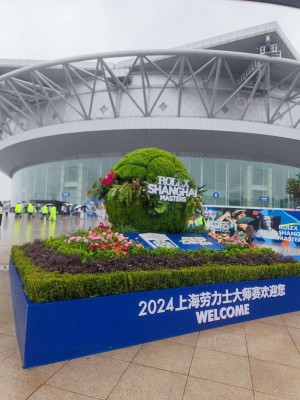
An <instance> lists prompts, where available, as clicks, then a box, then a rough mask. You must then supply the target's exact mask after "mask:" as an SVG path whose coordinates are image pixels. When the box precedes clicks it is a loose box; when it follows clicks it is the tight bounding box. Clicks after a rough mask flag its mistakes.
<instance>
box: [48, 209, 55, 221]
mask: <svg viewBox="0 0 300 400" xmlns="http://www.w3.org/2000/svg"><path fill="white" fill-rule="evenodd" d="M49 221H56V207H55V206H52V207H51V208H50V217H49Z"/></svg>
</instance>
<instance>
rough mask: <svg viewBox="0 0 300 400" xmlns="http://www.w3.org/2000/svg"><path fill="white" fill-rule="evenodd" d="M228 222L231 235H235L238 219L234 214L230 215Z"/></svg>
mask: <svg viewBox="0 0 300 400" xmlns="http://www.w3.org/2000/svg"><path fill="white" fill-rule="evenodd" d="M228 222H229V236H230V237H232V236H234V235H235V233H236V229H237V226H236V220H235V219H234V218H233V217H232V216H230V217H229V218H228Z"/></svg>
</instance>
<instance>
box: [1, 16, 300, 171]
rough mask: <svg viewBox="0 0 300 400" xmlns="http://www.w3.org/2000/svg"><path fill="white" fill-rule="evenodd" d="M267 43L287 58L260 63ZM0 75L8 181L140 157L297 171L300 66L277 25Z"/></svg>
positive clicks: (25, 66)
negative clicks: (69, 164)
mask: <svg viewBox="0 0 300 400" xmlns="http://www.w3.org/2000/svg"><path fill="white" fill-rule="evenodd" d="M266 34H271V37H272V43H276V44H277V48H278V52H277V53H276V55H281V57H278V56H276V57H273V56H270V55H261V54H259V49H260V47H261V46H263V45H264V40H265V36H266ZM192 47H193V48H192ZM199 47H201V48H199ZM279 53H280V54H279ZM274 54H275V53H274ZM0 72H1V73H2V75H0V170H1V171H3V172H4V173H6V174H7V175H9V176H13V174H14V172H16V171H17V170H19V169H22V168H24V167H26V166H29V165H36V164H40V163H45V162H51V161H58V160H66V159H70V158H73V159H74V158H88V157H98V156H100V155H104V154H114V153H118V154H122V153H126V152H128V151H131V150H133V149H135V148H138V147H160V148H164V149H167V150H169V151H172V152H174V153H181V154H184V153H186V154H190V155H195V156H196V155H197V156H212V157H223V158H236V159H244V160H257V161H264V162H271V163H278V164H284V165H292V166H299V161H298V159H299V158H298V154H299V152H300V141H299V135H300V60H299V56H298V55H297V53H296V52H295V50H294V49H293V47H292V46H291V44H290V43H289V42H288V40H287V39H286V37H285V36H284V34H283V33H282V31H281V30H280V28H279V27H278V25H277V24H276V23H270V24H265V25H262V26H258V27H253V28H250V29H247V30H243V31H238V32H234V33H231V34H228V35H222V36H219V37H217V38H212V39H209V40H207V41H202V42H196V43H193V44H190V45H186V46H181V47H180V48H176V49H168V50H139V51H126V52H112V53H105V54H92V55H86V56H78V57H72V58H65V59H60V60H55V61H46V62H28V61H26V62H23V63H22V62H16V61H9V60H5V61H4V60H2V61H0Z"/></svg>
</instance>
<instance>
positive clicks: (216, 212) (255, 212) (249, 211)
mask: <svg viewBox="0 0 300 400" xmlns="http://www.w3.org/2000/svg"><path fill="white" fill-rule="evenodd" d="M203 215H204V217H205V219H206V226H207V228H209V229H210V230H211V231H212V232H215V233H228V235H229V236H233V235H235V234H239V235H240V236H242V237H243V235H244V237H246V228H247V225H248V224H249V223H251V224H252V225H253V228H254V234H255V237H254V242H256V243H259V242H261V243H262V244H263V245H264V246H265V247H272V248H274V249H275V250H276V251H279V252H281V253H283V254H285V255H293V256H294V255H299V256H300V210H283V209H266V208H243V207H237V208H235V207H217V206H205V208H204V211H203ZM225 222H226V224H224V223H225Z"/></svg>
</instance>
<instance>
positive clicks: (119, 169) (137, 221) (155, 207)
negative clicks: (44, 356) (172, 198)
mask: <svg viewBox="0 0 300 400" xmlns="http://www.w3.org/2000/svg"><path fill="white" fill-rule="evenodd" d="M158 176H167V177H174V178H177V179H178V180H179V181H180V182H183V181H184V180H189V186H190V188H193V189H196V187H197V185H196V183H195V181H194V180H193V179H192V178H191V177H190V175H189V173H188V171H187V170H186V168H185V166H184V165H183V164H182V162H181V161H180V160H178V159H177V157H175V156H174V155H173V154H171V153H169V152H167V151H164V150H160V149H155V148H146V149H139V150H135V151H133V152H132V153H129V154H127V155H126V156H125V157H124V158H122V159H121V160H120V161H119V162H117V163H116V165H115V166H114V167H113V169H112V170H111V171H110V173H109V174H108V175H107V177H105V178H103V179H100V180H99V182H98V183H94V184H93V187H92V189H91V190H90V191H89V193H90V194H93V195H94V196H95V197H96V198H98V199H99V198H101V197H104V198H105V200H106V210H107V212H108V214H109V219H110V222H111V223H112V224H113V226H114V228H117V229H118V228H119V227H120V226H124V225H131V226H135V227H136V228H137V230H138V231H140V232H145V231H151V232H180V231H181V230H182V229H183V228H184V227H185V225H186V219H187V217H189V216H190V215H192V214H196V212H197V210H198V211H199V210H201V209H202V204H201V199H200V198H195V197H190V198H189V199H188V200H187V202H186V203H168V202H164V201H160V200H159V197H158V196H157V195H149V193H148V192H147V184H149V183H157V182H158ZM198 190H199V192H198V193H199V196H200V197H201V196H202V194H203V193H204V192H205V190H204V188H203V187H201V188H198Z"/></svg>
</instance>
